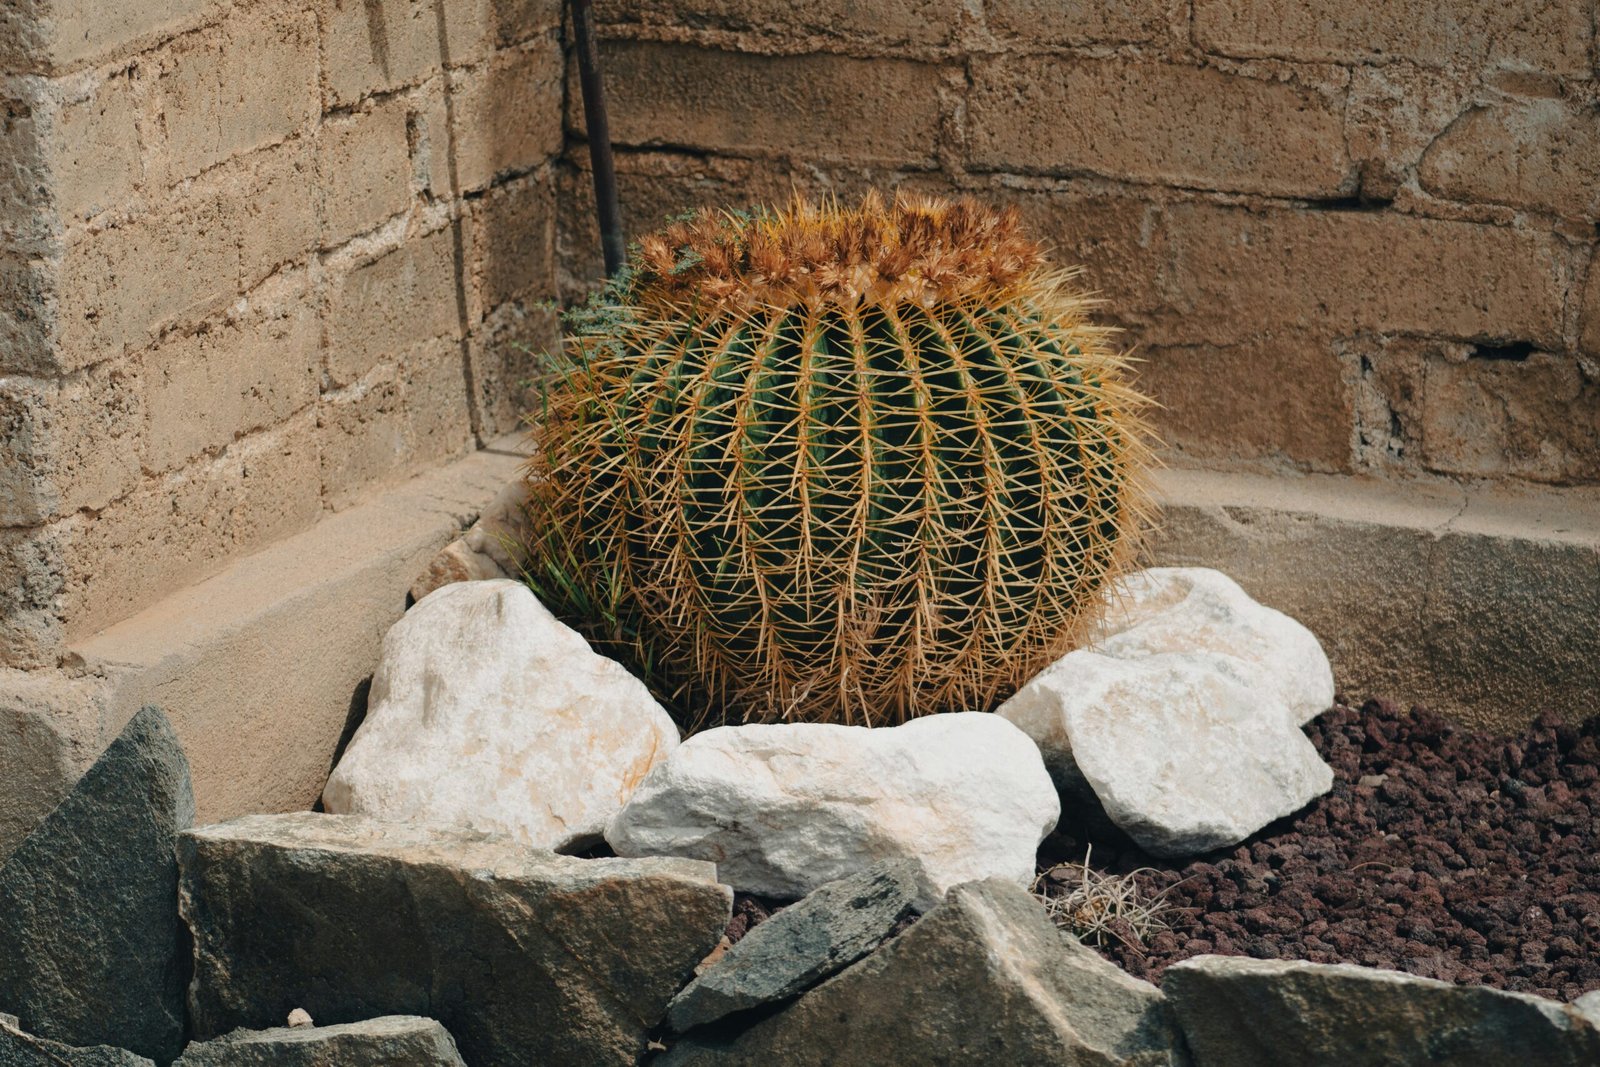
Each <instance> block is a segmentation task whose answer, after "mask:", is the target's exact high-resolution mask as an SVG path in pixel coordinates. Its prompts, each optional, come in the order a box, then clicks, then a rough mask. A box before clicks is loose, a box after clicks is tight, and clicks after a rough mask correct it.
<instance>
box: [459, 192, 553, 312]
mask: <svg viewBox="0 0 1600 1067" xmlns="http://www.w3.org/2000/svg"><path fill="white" fill-rule="evenodd" d="M468 222H469V227H468V234H469V236H468V240H469V242H470V246H471V256H472V260H473V273H474V274H475V275H476V277H477V280H478V282H477V286H476V289H477V293H478V300H479V303H480V305H481V312H480V314H479V315H475V316H474V319H477V318H481V317H482V315H483V314H487V313H488V312H489V311H492V310H493V309H495V308H497V307H500V306H501V305H503V304H507V303H518V304H522V305H524V306H531V305H533V304H535V303H537V302H539V301H542V300H548V299H550V298H552V297H554V296H555V286H554V282H555V236H556V234H555V228H556V205H555V187H554V181H553V179H552V178H551V177H549V176H548V175H531V176H529V177H526V178H520V179H518V180H516V181H514V182H510V183H507V184H505V185H501V186H496V187H495V188H494V189H491V190H490V191H489V192H488V193H487V195H485V196H483V197H482V198H480V199H477V200H475V201H473V203H472V208H471V214H470V215H469V216H468Z"/></svg>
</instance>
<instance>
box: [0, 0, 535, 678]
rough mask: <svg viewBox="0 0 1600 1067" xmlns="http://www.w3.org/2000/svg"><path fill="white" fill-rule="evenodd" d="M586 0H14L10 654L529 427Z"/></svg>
mask: <svg viewBox="0 0 1600 1067" xmlns="http://www.w3.org/2000/svg"><path fill="white" fill-rule="evenodd" d="M560 11H561V9H560V5H559V3H558V0H126V2H119V3H114V4H99V3H90V2H89V0H24V2H22V3H18V4H8V5H5V7H4V8H3V9H0V667H19V668H38V667H45V666H51V665H53V664H55V663H56V662H57V661H58V659H59V658H60V657H61V654H62V651H63V649H64V648H65V646H66V645H67V644H68V643H69V642H72V641H74V640H77V639H80V638H82V637H84V636H86V635H89V634H92V633H95V632H97V631H99V630H102V629H104V628H105V627H106V626H108V625H110V624H112V623H114V622H116V621H117V620H119V619H122V618H125V617H127V616H129V615H131V614H133V613H134V612H136V611H138V610H140V609H141V608H143V607H145V606H147V605H149V604H151V603H153V602H155V601H157V600H158V599H160V598H161V597H163V596H165V595H167V594H169V593H171V592H173V591H174V590H176V589H179V588H182V587H186V586H190V585H192V584H193V583H195V582H197V581H199V580H200V579H202V578H204V577H205V576H206V575H208V574H210V573H214V572H216V571H218V570H220V569H221V568H222V567H223V566H225V565H226V564H227V563H228V562H229V561H231V560H235V559H237V558H240V557H242V556H244V555H246V554H248V553H250V552H252V551H254V550H256V549H259V548H261V547H263V546H265V545H268V544H270V543H273V542H277V541H280V540H281V539H283V538H284V537H286V536H288V535H290V534H293V533H294V532H296V531H299V530H303V529H306V528H308V527H310V526H311V525H313V524H314V523H316V522H317V521H318V520H319V519H320V518H321V517H323V516H325V515H327V514H329V513H330V512H333V511H339V510H342V509H344V508H346V507H348V506H350V505H352V504H353V503H355V502H356V501H358V500H359V499H361V498H362V497H363V495H364V494H368V493H370V492H371V491H373V489H374V487H377V486H382V485H385V484H390V483H394V482H397V481H399V480H401V479H403V478H405V477H408V476H410V475H412V474H415V473H417V472H419V471H422V470H425V469H429V468H432V467H435V466H437V465H439V464H440V463H443V462H445V461H447V460H449V459H451V458H453V457H457V456H460V455H463V454H465V453H467V452H469V451H471V450H472V449H474V448H477V447H479V446H481V445H482V444H483V443H484V442H486V441H488V440H490V439H492V438H494V437H496V436H498V435H503V434H505V433H507V432H509V431H511V430H513V429H515V428H516V425H517V419H518V416H519V413H520V411H521V410H522V408H523V403H522V397H521V395H520V394H521V391H522V389H521V385H520V384H519V383H521V382H523V381H525V380H526V378H527V376H528V373H529V367H528V359H529V357H528V356H526V355H525V354H524V352H525V350H524V348H523V346H524V345H525V344H531V345H532V346H533V347H534V348H539V347H543V346H546V345H548V344H549V343H551V341H552V340H553V338H554V336H555V333H554V322H553V319H552V315H551V314H550V312H549V311H548V310H545V309H544V304H545V302H546V301H547V300H548V299H549V298H550V297H551V296H553V295H554V285H553V279H554V267H553V256H554V240H555V206H554V203H555V199H554V198H555V192H556V182H555V166H554V164H555V161H556V160H557V159H558V157H559V155H560V153H561V151H562V142H563V131H562V125H561V108H562V103H561V99H562V94H563V92H564V86H563V82H562V62H563V60H562V50H561V33H560Z"/></svg>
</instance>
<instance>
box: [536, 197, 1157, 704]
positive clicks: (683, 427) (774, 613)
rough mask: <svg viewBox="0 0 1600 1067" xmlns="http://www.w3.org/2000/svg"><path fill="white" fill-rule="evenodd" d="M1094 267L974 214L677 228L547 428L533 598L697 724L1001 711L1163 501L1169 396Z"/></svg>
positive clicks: (811, 214) (540, 454) (935, 203)
mask: <svg viewBox="0 0 1600 1067" xmlns="http://www.w3.org/2000/svg"><path fill="white" fill-rule="evenodd" d="M1072 277H1073V275H1072V273H1071V272H1070V271H1062V270H1056V269H1052V268H1050V267H1048V266H1047V265H1046V262H1045V259H1044V256H1043V254H1042V251H1041V249H1040V247H1039V245H1037V244H1036V243H1034V242H1033V241H1031V240H1030V239H1028V238H1027V237H1026V236H1025V235H1024V234H1023V232H1022V228H1021V225H1020V221H1019V219H1018V217H1017V215H1016V213H1015V212H1014V211H995V210H991V209H989V208H986V207H984V206H982V205H980V204H977V203H975V202H973V201H970V200H961V201H956V202H947V201H942V200H936V199H919V198H911V197H906V196H899V197H896V198H895V199H894V200H893V202H892V203H886V202H884V201H883V200H882V199H880V198H879V197H877V196H875V195H869V196H868V197H867V198H866V199H865V200H864V201H863V202H862V203H861V204H860V206H858V207H843V206H840V205H837V204H811V203H806V202H800V201H796V202H795V203H793V204H791V205H790V206H788V207H787V208H785V209H783V210H778V211H766V212H758V213H731V214H714V213H710V212H701V213H699V214H696V215H693V216H689V217H685V218H682V219H679V220H677V221H676V222H674V223H673V224H671V225H670V226H669V227H668V228H667V229H666V230H665V231H663V232H661V233H659V234H656V235H654V236H651V237H649V238H647V239H645V240H644V241H642V242H641V243H640V245H639V246H638V247H637V248H636V249H635V250H634V252H633V255H632V257H631V260H630V266H629V269H628V270H627V271H625V272H623V274H622V275H621V276H619V277H618V278H617V279H614V280H613V282H612V284H611V285H610V286H609V287H608V288H607V289H606V290H605V291H604V292H603V293H602V294H601V295H600V296H599V297H598V298H597V299H596V300H594V301H591V303H590V305H589V306H588V307H587V308H586V309H584V310H583V311H582V312H581V313H580V314H579V315H577V316H576V317H575V320H574V322H575V327H574V331H573V335H572V336H571V337H569V339H568V353H567V355H566V357H564V358H565V359H566V361H567V363H566V366H565V368H564V370H563V371H562V372H561V373H559V374H558V375H556V376H555V378H554V380H553V381H552V382H551V383H550V384H549V386H548V389H547V392H546V397H545V399H546V402H545V405H544V406H543V409H542V410H541V411H538V412H535V414H534V416H533V423H534V431H533V433H534V444H535V448H534V459H533V461H532V462H531V464H530V472H529V480H528V485H529V500H528V508H529V513H530V518H531V520H532V521H531V527H532V528H533V529H534V530H535V531H537V533H536V536H535V537H534V543H533V544H531V545H529V546H528V549H529V551H528V558H529V564H528V572H527V573H528V576H529V578H530V581H531V583H532V584H533V586H534V588H535V591H536V592H538V593H539V594H540V595H541V597H543V598H544V599H545V600H546V603H548V604H549V605H550V606H551V607H552V609H553V610H555V611H556V612H557V613H558V614H561V615H564V616H566V617H567V618H568V619H569V621H575V622H576V623H577V624H578V625H579V626H580V628H582V629H584V630H585V632H587V633H589V635H590V636H591V637H596V636H597V637H600V638H603V639H605V641H606V642H607V643H608V644H609V645H610V646H611V647H612V649H613V650H615V648H616V647H617V646H618V645H623V646H626V652H627V653H628V654H629V658H630V659H631V660H632V662H633V664H634V665H635V666H636V668H637V669H640V670H641V672H642V673H645V674H646V675H647V676H648V680H650V681H652V683H653V684H655V685H656V686H657V688H658V691H667V692H668V695H669V697H670V696H674V695H675V696H676V697H678V700H677V703H678V704H679V706H680V707H681V708H685V709H687V710H688V711H689V712H690V714H691V715H692V716H699V715H701V714H704V713H706V712H708V711H710V712H713V713H714V714H715V716H716V717H717V718H718V719H719V720H722V721H726V720H728V719H730V718H731V719H744V720H803V721H822V722H840V723H852V724H863V725H879V724H893V723H897V722H901V721H904V720H905V719H907V718H910V717H912V716H915V715H921V714H927V713H930V712H938V711H949V710H963V709H984V708H992V707H993V706H994V705H995V704H996V703H997V702H998V701H999V700H1001V699H1004V698H1005V697H1006V696H1007V695H1009V693H1010V692H1011V691H1013V690H1014V689H1015V688H1016V687H1017V686H1018V685H1020V684H1021V683H1022V682H1023V681H1025V680H1026V679H1027V678H1028V677H1029V676H1030V675H1031V674H1032V673H1033V672H1035V671H1037V670H1038V669H1039V668H1041V667H1042V666H1044V665H1045V664H1047V663H1048V662H1049V661H1050V660H1052V659H1053V658H1054V657H1056V656H1059V655H1061V654H1062V653H1063V652H1065V651H1067V650H1069V649H1070V648H1071V647H1072V646H1073V644H1074V643H1075V642H1076V641H1077V640H1079V639H1080V637H1081V635H1082V632H1083V629H1084V627H1085V625H1086V624H1088V622H1089V621H1090V616H1091V612H1092V608H1093V605H1094V604H1095V603H1096V601H1097V599H1098V594H1099V591H1100V590H1101V589H1102V588H1103V587H1104V586H1105V585H1106V584H1107V582H1108V580H1109V579H1111V578H1112V577H1113V576H1114V575H1115V574H1116V573H1117V572H1118V570H1119V569H1120V568H1122V567H1123V566H1124V565H1125V564H1126V562H1127V560H1128V559H1129V557H1130V555H1131V553H1132V550H1133V545H1134V541H1135V539H1136V538H1135V535H1136V534H1137V532H1138V530H1139V528H1140V527H1141V524H1142V519H1143V514H1144V511H1145V497H1144V495H1143V493H1142V491H1141V479H1140V472H1141V469H1142V467H1143V465H1144V462H1145V457H1146V451H1145V446H1144V444H1143V430H1142V427H1141V425H1140V423H1139V421H1138V418H1139V410H1140V408H1141V406H1142V405H1143V401H1142V400H1141V398H1140V397H1139V396H1138V395H1137V393H1136V392H1135V391H1134V390H1133V389H1132V388H1131V386H1130V384H1129V383H1128V381H1127V372H1126V366H1125V362H1126V361H1125V359H1124V358H1123V357H1122V356H1120V355H1119V354H1118V353H1117V352H1116V351H1115V350H1114V349H1113V348H1112V347H1111V346H1110V343H1109V342H1110V338H1109V336H1108V331H1107V330H1106V329H1104V328H1101V327H1098V326H1095V325H1092V324H1091V323H1090V322H1089V321H1088V319H1087V317H1086V310H1087V308H1088V307H1089V306H1090V304H1089V302H1088V301H1086V300H1085V298H1084V297H1083V295H1082V294H1081V293H1080V292H1078V291H1076V290H1075V289H1074V287H1073V284H1072ZM691 725H693V724H691Z"/></svg>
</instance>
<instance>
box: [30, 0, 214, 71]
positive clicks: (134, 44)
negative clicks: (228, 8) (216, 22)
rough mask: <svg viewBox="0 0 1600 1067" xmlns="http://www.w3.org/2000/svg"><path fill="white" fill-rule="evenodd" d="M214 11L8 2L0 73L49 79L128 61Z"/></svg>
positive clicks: (143, 2)
mask: <svg viewBox="0 0 1600 1067" xmlns="http://www.w3.org/2000/svg"><path fill="white" fill-rule="evenodd" d="M219 6H221V5H220V4H219V3H218V0H116V2H114V3H106V2H102V0H11V2H9V3H7V4H5V5H3V6H0V69H4V70H12V71H35V72H39V73H47V74H54V73H59V72H61V71H64V70H68V69H72V68H76V67H81V66H84V65H87V64H89V63H91V62H95V61H99V60H104V59H108V58H110V57H113V56H122V55H131V54H133V53H135V52H137V51H139V50H140V48H141V47H143V46H147V45H149V44H152V43H154V42H155V41H157V40H159V39H161V38H162V37H164V36H167V35H170V34H171V33H173V32H175V31H177V30H180V29H183V28H185V27H188V26H191V25H194V24H195V23H197V22H198V21H200V20H201V19H202V18H203V17H205V16H206V15H207V14H208V13H209V12H211V11H213V10H215V9H216V8H218V7H219Z"/></svg>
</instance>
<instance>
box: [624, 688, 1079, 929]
mask: <svg viewBox="0 0 1600 1067" xmlns="http://www.w3.org/2000/svg"><path fill="white" fill-rule="evenodd" d="M1060 814H1061V809H1060V802H1059V800H1058V798H1057V796H1056V791H1055V788H1054V786H1053V785H1052V784H1051V781H1050V776H1049V774H1048V772H1047V771H1046V770H1045V767H1044V763H1043V761H1042V760H1041V759H1040V756H1039V750H1038V748H1037V747H1036V746H1035V745H1034V743H1033V742H1032V741H1030V740H1028V738H1027V737H1026V736H1025V735H1024V734H1023V733H1022V732H1021V731H1019V730H1017V729H1016V728H1015V727H1014V726H1012V725H1011V724H1010V723H1008V722H1006V721H1005V720H1003V719H1001V718H999V717H998V716H995V715H989V714H983V713H977V712H961V713H957V714H948V715H930V716H927V717H924V718H920V719H914V720H912V721H911V722H908V723H906V724H904V725H902V726H896V727H892V728H891V727H879V728H876V729H869V728H867V727H863V726H836V725H825V724H819V723H782V724H773V725H750V726H724V727H719V728H717V729H714V730H707V731H706V732H704V733H701V734H696V735H695V736H693V737H691V738H689V739H688V740H686V741H685V742H684V743H683V744H682V745H680V746H679V747H678V748H677V750H676V751H674V752H673V753H672V754H671V755H670V756H669V757H668V758H667V759H666V760H665V761H664V762H663V763H662V764H661V765H660V766H658V767H657V768H656V769H655V770H654V771H652V772H651V774H650V776H649V777H648V778H647V779H645V781H644V784H643V785H641V786H640V787H639V789H638V791H637V792H635V793H634V795H633V797H632V798H631V799H630V800H629V801H628V803H627V805H626V806H624V807H623V809H622V811H620V812H619V813H618V814H617V816H616V818H614V819H613V820H612V821H611V825H610V826H609V827H608V828H607V829H606V840H607V841H608V842H609V843H610V845H611V847H612V848H613V849H615V850H616V852H617V854H618V855H621V856H687V857H690V858H694V859H706V860H711V861H713V862H714V863H716V864H717V876H718V878H719V879H720V880H721V881H723V882H725V883H727V884H729V885H732V886H733V887H734V888H735V889H740V890H744V891H746V892H750V893H758V894H761V895H764V896H773V897H782V898H788V899H795V898H799V897H802V896H804V895H805V894H807V893H809V892H811V890H813V889H815V888H817V887H818V886H821V885H824V884H826V883H828V882H832V881H834V880H836V879H839V878H844V877H847V876H848V875H851V874H854V873H856V872H857V871H860V870H863V869H865V868H866V867H868V866H870V865H872V864H873V863H876V862H878V861H881V860H889V859H899V858H912V859H918V860H921V861H922V864H923V866H924V869H925V870H926V872H927V876H928V880H929V882H930V883H931V884H932V885H933V886H934V888H935V889H936V890H937V891H938V892H940V893H942V892H944V891H945V890H947V889H948V888H950V887H951V886H953V885H956V884H959V883H961V882H967V881H972V880H975V879H981V878H992V877H999V878H1005V879H1008V880H1009V881H1012V882H1015V883H1016V884H1018V885H1023V886H1026V885H1027V884H1029V882H1030V881H1031V879H1032V878H1033V874H1034V855H1035V853H1036V851H1037V850H1038V847H1039V842H1040V841H1042V840H1043V839H1044V836H1045V835H1046V834H1048V833H1049V832H1050V831H1051V830H1052V829H1053V828H1054V827H1055V824H1056V820H1057V818H1059V816H1060Z"/></svg>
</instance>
